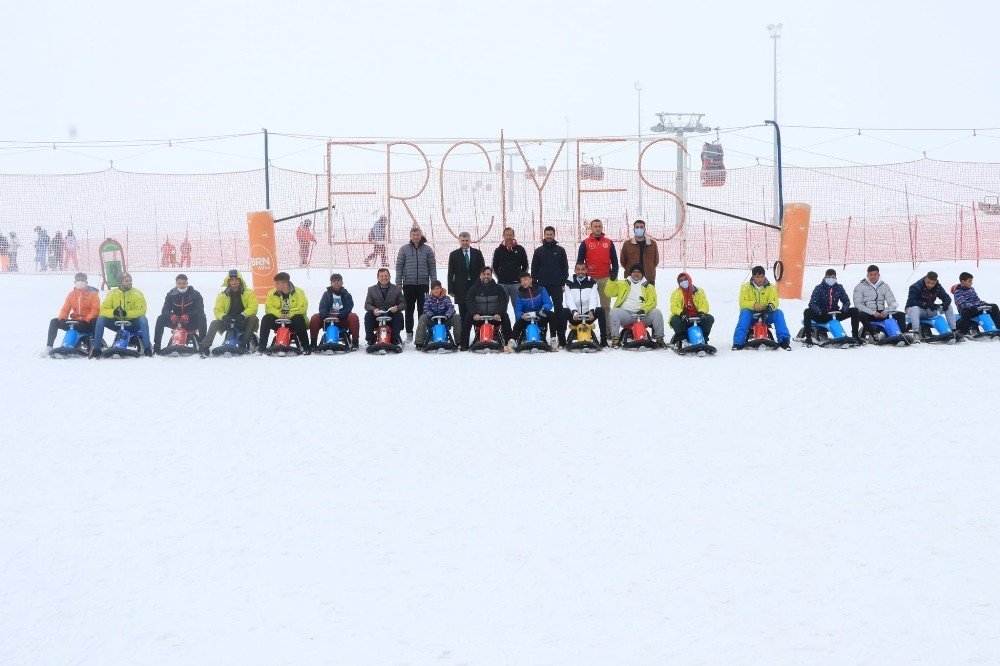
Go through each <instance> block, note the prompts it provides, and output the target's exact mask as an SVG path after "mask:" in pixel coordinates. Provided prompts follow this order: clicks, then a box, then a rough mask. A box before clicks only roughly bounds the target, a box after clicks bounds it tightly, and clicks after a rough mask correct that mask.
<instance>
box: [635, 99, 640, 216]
mask: <svg viewBox="0 0 1000 666" xmlns="http://www.w3.org/2000/svg"><path fill="white" fill-rule="evenodd" d="M635 94H636V126H637V127H638V134H639V145H638V146H636V158H635V159H636V161H635V165H636V166H635V168H636V175H637V176H638V173H639V172H638V169H639V160H640V159H641V158H642V83H640V82H639V81H636V82H635ZM637 181H638V190H639V217H640V218H642V179H639V178H637Z"/></svg>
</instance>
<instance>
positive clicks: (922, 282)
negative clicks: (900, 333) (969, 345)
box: [906, 271, 955, 342]
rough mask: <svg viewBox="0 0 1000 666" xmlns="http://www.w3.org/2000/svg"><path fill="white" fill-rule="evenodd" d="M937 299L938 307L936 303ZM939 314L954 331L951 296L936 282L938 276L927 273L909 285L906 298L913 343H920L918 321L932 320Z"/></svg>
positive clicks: (930, 272)
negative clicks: (913, 336)
mask: <svg viewBox="0 0 1000 666" xmlns="http://www.w3.org/2000/svg"><path fill="white" fill-rule="evenodd" d="M939 299H940V301H941V303H940V305H939V304H938V303H937V301H938V300H939ZM939 314H943V315H944V317H945V319H947V320H948V326H950V327H951V330H953V331H954V330H955V312H954V311H953V310H952V309H951V296H949V295H948V290H947V289H945V288H944V287H942V286H941V283H940V282H939V281H938V274H937V273H935V272H934V271H928V273H927V275H925V276H924V277H922V278H920V279H919V280H917V281H916V282H914V283H913V284H911V285H910V290H909V292H908V293H907V296H906V316H907V317H908V318H909V320H910V330H911V331H913V332H914V334H915V336H916V340H915V341H917V342H919V341H920V321H921V320H922V319H933V318H934V317H936V316H938V315H939Z"/></svg>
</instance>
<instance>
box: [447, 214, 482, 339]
mask: <svg viewBox="0 0 1000 666" xmlns="http://www.w3.org/2000/svg"><path fill="white" fill-rule="evenodd" d="M485 265H486V260H485V259H484V258H483V253H482V252H480V251H479V250H477V249H476V248H474V247H472V236H470V235H469V232H468V231H463V232H461V233H460V234H458V249H457V250H452V252H451V254H449V255H448V293H449V294H451V297H452V298H453V299H454V301H455V304H456V305H458V313H459V314H460V315H461V316H462V321H465V311H466V310H467V309H468V308H467V307H466V305H465V296H466V294H468V293H469V287H471V286H472V285H473V283H474V282H475V281H476V280H478V279H479V274H480V273H481V272H482V270H483V266H485Z"/></svg>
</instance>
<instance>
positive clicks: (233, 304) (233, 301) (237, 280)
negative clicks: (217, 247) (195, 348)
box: [201, 268, 258, 355]
mask: <svg viewBox="0 0 1000 666" xmlns="http://www.w3.org/2000/svg"><path fill="white" fill-rule="evenodd" d="M222 286H223V287H225V289H223V290H222V292H220V293H219V295H218V296H216V297H215V308H214V310H213V311H212V312H213V313H214V314H215V320H214V321H212V323H211V324H209V326H208V332H207V333H206V334H205V337H204V338H202V340H201V351H202V354H204V355H207V354H208V351H209V349H211V347H212V341H213V340H215V335H216V333H220V332H222V331H224V330H226V329H227V328H229V326H230V325H231V324H235V326H236V330H238V331H242V332H243V336H242V337H241V338H240V346H241V347H242V348H243V349H246V348H247V347H248V346H249V345H250V338H251V337H253V334H254V333H255V332H256V331H257V324H258V321H257V305H258V304H257V296H256V294H254V291H253V289H251V288H250V287H249V286H248V285H247V283H246V282H245V281H244V280H243V276H242V275H241V274H240V272H239V271H238V270H236V269H235V268H234V269H232V270H231V271H229V273H227V274H226V277H225V278H223V280H222Z"/></svg>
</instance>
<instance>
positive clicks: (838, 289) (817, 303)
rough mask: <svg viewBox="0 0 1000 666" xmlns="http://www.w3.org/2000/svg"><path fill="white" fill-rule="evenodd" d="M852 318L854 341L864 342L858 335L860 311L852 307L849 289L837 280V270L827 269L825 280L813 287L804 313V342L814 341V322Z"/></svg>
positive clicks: (808, 343)
mask: <svg viewBox="0 0 1000 666" xmlns="http://www.w3.org/2000/svg"><path fill="white" fill-rule="evenodd" d="M848 318H849V319H850V320H851V335H853V336H854V341H855V342H857V343H858V344H862V342H861V339H860V338H859V337H858V311H857V309H856V308H852V307H851V299H850V298H848V297H847V290H846V289H844V286H843V285H842V284H840V283H839V282H837V271H835V270H833V269H832V268H831V269H829V270H827V272H826V275H825V276H824V277H823V281H822V282H821V283H819V284H818V285H816V287H815V288H814V289H813V292H812V296H811V297H810V298H809V307H807V308H806V309H805V312H803V313H802V326H803V329H804V335H805V337H804V339H803V341H802V342H803V344H805V345H806V346H809V345H811V344H812V343H813V338H812V332H813V326H812V325H813V322H821V323H826V322H828V321H830V320H831V319H836V320H837V321H843V320H844V319H848Z"/></svg>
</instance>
